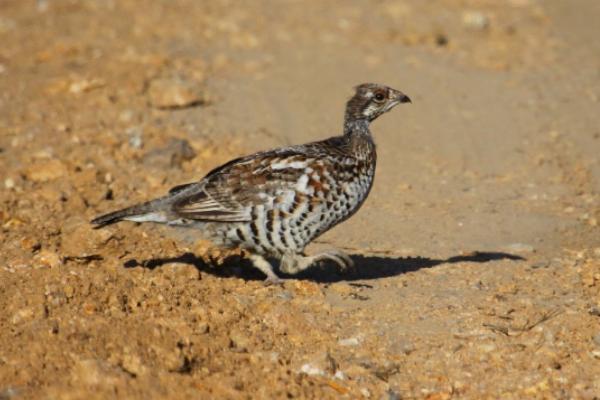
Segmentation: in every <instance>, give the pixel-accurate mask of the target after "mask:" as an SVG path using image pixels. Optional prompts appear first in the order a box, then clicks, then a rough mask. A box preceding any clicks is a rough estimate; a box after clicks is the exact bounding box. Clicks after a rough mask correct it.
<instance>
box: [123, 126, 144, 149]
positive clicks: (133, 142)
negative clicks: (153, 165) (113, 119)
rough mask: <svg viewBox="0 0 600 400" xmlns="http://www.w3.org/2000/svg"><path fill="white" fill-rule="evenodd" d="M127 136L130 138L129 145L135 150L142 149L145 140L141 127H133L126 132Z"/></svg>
mask: <svg viewBox="0 0 600 400" xmlns="http://www.w3.org/2000/svg"><path fill="white" fill-rule="evenodd" d="M125 134H126V135H127V136H128V137H129V145H130V146H131V147H132V148H134V149H141V148H142V146H143V145H144V139H143V137H142V134H143V131H142V128H140V127H139V126H135V127H131V128H129V129H127V131H125Z"/></svg>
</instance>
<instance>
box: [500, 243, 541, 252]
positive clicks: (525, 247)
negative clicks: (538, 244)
mask: <svg viewBox="0 0 600 400" xmlns="http://www.w3.org/2000/svg"><path fill="white" fill-rule="evenodd" d="M505 249H506V251H508V252H514V253H535V247H533V246H532V245H530V244H526V243H511V244H509V245H508V246H506V247H505Z"/></svg>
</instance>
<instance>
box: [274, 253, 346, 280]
mask: <svg viewBox="0 0 600 400" xmlns="http://www.w3.org/2000/svg"><path fill="white" fill-rule="evenodd" d="M324 260H331V261H333V262H335V263H336V264H337V265H338V266H339V267H340V268H341V269H342V270H345V269H347V268H351V267H352V266H354V261H352V258H350V256H349V255H348V254H346V253H344V252H343V251H339V250H329V251H325V252H323V253H319V254H315V255H314V256H303V255H301V254H285V255H284V256H283V257H282V258H281V265H280V266H279V269H280V270H281V271H282V272H284V273H286V274H290V275H293V274H297V273H298V272H300V271H304V270H305V269H307V268H308V267H310V266H311V265H313V264H314V263H316V262H319V261H324Z"/></svg>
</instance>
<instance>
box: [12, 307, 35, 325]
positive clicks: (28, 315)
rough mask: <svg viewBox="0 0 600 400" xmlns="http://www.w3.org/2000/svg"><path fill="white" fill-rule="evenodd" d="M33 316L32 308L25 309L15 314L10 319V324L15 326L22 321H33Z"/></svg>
mask: <svg viewBox="0 0 600 400" xmlns="http://www.w3.org/2000/svg"><path fill="white" fill-rule="evenodd" d="M34 316H35V312H34V310H33V308H32V307H26V308H22V309H20V310H18V311H17V312H15V313H14V314H13V315H12V317H11V318H10V322H11V323H12V324H14V325H17V324H19V323H21V322H23V321H29V320H31V319H33V317H34Z"/></svg>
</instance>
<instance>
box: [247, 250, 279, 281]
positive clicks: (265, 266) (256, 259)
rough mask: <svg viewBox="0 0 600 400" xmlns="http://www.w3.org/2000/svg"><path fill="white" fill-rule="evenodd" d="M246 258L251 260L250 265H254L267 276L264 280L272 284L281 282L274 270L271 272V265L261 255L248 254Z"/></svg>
mask: <svg viewBox="0 0 600 400" xmlns="http://www.w3.org/2000/svg"><path fill="white" fill-rule="evenodd" d="M248 258H249V259H250V261H252V265H254V267H255V268H257V269H259V270H260V271H261V272H262V273H263V274H265V275H266V276H267V279H265V282H267V283H273V284H280V283H282V279H281V278H279V277H278V276H277V275H275V272H273V266H272V265H271V263H270V262H268V261H267V260H266V259H265V258H264V257H263V256H261V255H258V254H250V255H249V256H248Z"/></svg>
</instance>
